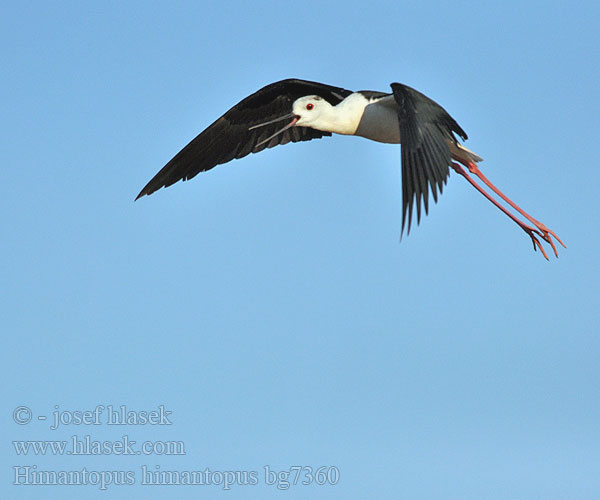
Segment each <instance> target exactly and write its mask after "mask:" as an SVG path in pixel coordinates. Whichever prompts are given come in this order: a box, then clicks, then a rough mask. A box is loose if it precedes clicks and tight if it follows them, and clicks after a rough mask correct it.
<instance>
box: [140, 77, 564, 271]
mask: <svg viewBox="0 0 600 500" xmlns="http://www.w3.org/2000/svg"><path fill="white" fill-rule="evenodd" d="M391 88H392V92H391V93H385V92H377V91H371V90H368V91H366V90H361V91H358V92H352V91H350V90H346V89H344V88H340V87H333V86H331V85H326V84H323V83H317V82H311V81H307V80H298V79H288V80H282V81H279V82H276V83H272V84H270V85H267V86H266V87H263V88H262V89H260V90H259V91H257V92H255V93H254V94H252V95H250V96H248V97H246V98H245V99H243V100H242V101H240V102H239V103H238V104H236V105H235V106H233V108H231V109H230V110H229V111H227V112H226V113H225V114H224V115H223V116H221V117H220V118H219V119H218V120H217V121H215V122H214V123H213V124H212V125H210V126H209V127H208V128H207V129H205V130H204V131H203V132H201V133H200V134H199V135H198V136H197V137H196V138H195V139H193V140H192V141H191V142H190V143H189V144H188V145H187V146H185V147H184V148H183V149H182V150H181V151H180V152H179V153H177V154H176V155H175V156H174V157H173V159H172V160H171V161H169V162H168V163H167V164H166V165H165V166H164V167H163V168H162V169H161V170H160V171H159V172H158V173H157V174H156V175H155V176H154V177H153V178H152V179H151V180H150V182H148V184H146V186H144V188H143V189H142V190H141V191H140V193H139V194H138V195H137V197H136V200H137V199H138V198H140V197H142V196H144V195H150V194H152V193H154V192H155V191H156V190H158V189H160V188H162V187H167V186H170V185H172V184H174V183H176V182H177V181H180V180H188V179H191V178H192V177H195V176H196V175H197V174H198V173H200V172H204V171H206V170H210V169H211V168H213V167H215V166H217V165H220V164H222V163H227V162H229V161H231V160H233V159H235V158H243V157H244V156H246V155H248V154H250V153H258V152H260V151H262V150H263V149H267V148H272V147H274V146H277V145H279V144H287V143H288V142H299V141H310V140H311V139H320V138H321V137H325V136H331V135H332V133H336V134H343V135H357V136H361V137H365V138H367V139H371V140H373V141H377V142H382V143H388V144H400V145H401V147H400V149H401V168H402V230H401V232H402V233H403V232H404V227H405V225H406V224H407V234H408V233H409V232H410V227H411V220H412V216H413V211H414V210H415V208H414V207H416V215H417V224H418V223H419V222H420V219H421V206H423V207H424V209H425V213H426V214H427V213H428V211H429V191H431V195H432V197H433V199H434V201H435V202H437V198H438V191H439V193H440V194H441V193H442V189H443V186H444V184H445V183H446V181H447V179H448V176H449V175H450V168H452V169H453V170H454V171H456V172H457V173H458V174H460V175H462V176H463V177H464V178H465V179H467V181H469V182H470V183H471V184H472V185H473V186H474V187H475V188H476V189H477V190H478V191H479V192H480V193H481V194H483V195H484V196H485V197H486V198H487V199H488V200H490V201H491V202H492V203H493V204H494V205H496V206H497V207H498V208H499V209H500V210H502V212H504V213H505V214H506V215H507V216H508V217H510V218H511V219H512V220H513V221H514V222H516V223H517V225H518V226H519V227H520V228H521V229H523V231H525V233H527V234H528V235H529V237H530V238H531V241H532V242H533V248H534V250H537V249H538V248H539V249H540V251H541V252H542V254H543V255H544V257H545V258H546V259H548V255H547V253H546V251H545V250H544V248H543V247H542V244H541V242H540V239H541V240H543V241H545V242H546V243H548V244H549V245H550V247H551V248H552V250H553V251H554V254H555V255H556V256H557V257H558V252H557V249H556V246H555V244H554V241H553V240H552V238H555V239H556V241H558V242H559V243H560V244H561V245H562V246H563V247H564V246H565V245H564V244H563V242H562V241H561V240H560V238H559V237H558V236H557V235H556V234H555V233H554V232H553V231H551V230H550V229H548V228H547V227H546V226H545V225H544V224H542V223H541V222H539V221H537V220H536V219H534V218H533V217H531V216H530V215H529V214H527V213H526V212H525V211H524V210H522V209H521V208H520V207H519V206H518V205H516V204H515V203H514V202H513V201H511V200H510V199H509V198H508V197H506V196H505V195H504V194H503V193H502V192H501V191H500V190H499V189H498V188H497V187H495V186H494V185H493V184H492V183H491V182H490V181H489V180H488V179H487V177H485V176H484V175H483V173H482V172H481V171H480V170H479V167H478V166H477V163H478V162H480V161H482V159H481V158H480V157H479V156H478V155H476V154H475V153H473V152H472V151H469V150H468V149H467V148H465V147H464V146H462V145H461V144H459V142H458V140H457V138H456V135H458V137H460V138H461V139H462V140H463V141H465V140H466V139H467V134H466V133H465V131H464V130H463V129H462V128H461V127H460V126H459V125H458V123H456V121H455V120H454V119H453V118H452V117H451V116H450V115H449V114H448V112H447V111H446V110H445V109H444V108H442V107H441V106H440V105H439V104H437V103H436V102H434V101H433V100H432V99H430V98H429V97H427V96H425V95H424V94H422V93H420V92H418V91H417V90H415V89H413V88H411V87H408V86H406V85H402V84H400V83H392V84H391ZM455 134H456V135H455ZM470 174H473V175H475V176H476V177H478V178H479V179H480V180H481V182H483V183H484V184H485V185H486V186H487V187H488V188H489V189H490V190H491V191H492V192H493V193H494V194H495V195H497V196H498V197H500V199H502V200H503V201H504V202H505V203H507V204H508V205H509V206H510V207H511V208H512V209H513V210H515V211H516V212H518V213H519V214H521V216H523V217H524V218H525V219H526V220H527V221H528V223H527V222H524V221H522V220H521V219H519V218H518V217H517V216H516V215H514V214H513V213H511V212H510V211H509V210H508V209H507V208H506V207H505V206H503V205H502V204H501V203H500V202H499V201H497V200H496V199H495V198H494V197H493V196H492V195H491V194H490V193H488V192H487V191H486V190H485V189H484V188H483V187H482V186H480V185H479V184H478V183H477V181H476V180H475V179H474V178H473V177H472V176H471V175H470Z"/></svg>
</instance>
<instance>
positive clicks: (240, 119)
mask: <svg viewBox="0 0 600 500" xmlns="http://www.w3.org/2000/svg"><path fill="white" fill-rule="evenodd" d="M351 93H352V92H351V91H349V90H346V89H343V88H339V87H332V86H330V85H325V84H322V83H316V82H309V81H305V80H296V79H289V80H282V81H280V82H276V83H272V84H271V85H267V86H266V87H263V88H262V89H260V90H259V91H258V92H255V93H254V94H252V95H250V96H248V97H246V98H245V99H244V100H242V101H241V102H239V103H238V104H236V105H235V106H234V107H233V108H231V109H230V110H229V111H227V113H225V114H224V115H223V116H222V117H221V118H219V119H218V120H217V121H216V122H214V123H213V124H212V125H211V126H210V127H208V128H207V129H206V130H204V131H203V132H201V133H200V134H199V135H198V136H197V137H196V138H195V139H193V140H192V141H191V142H190V143H189V144H188V145H187V146H186V147H184V148H183V149H182V150H181V151H180V152H179V153H177V154H176V155H175V157H174V158H173V159H172V160H171V161H170V162H169V163H167V164H166V165H165V166H164V167H163V168H162V169H161V170H160V172H158V173H157V174H156V175H155V176H154V177H153V178H152V179H151V180H150V182H149V183H148V184H146V186H145V187H144V189H142V190H141V191H140V194H138V195H137V197H136V200H137V199H138V198H140V197H141V196H144V195H146V194H152V193H153V192H154V191H156V190H157V189H160V188H162V187H167V186H170V185H171V184H174V183H176V182H177V181H179V180H182V179H183V180H188V179H191V178H192V177H194V176H195V175H197V174H198V173H200V172H204V171H205V170H209V169H211V168H213V167H215V166H217V165H220V164H222V163H227V162H228V161H231V160H233V159H234V158H242V157H244V156H246V155H248V154H250V153H258V152H259V151H262V150H263V149H265V148H272V147H274V146H277V145H278V144H287V143H288V142H298V141H309V140H311V139H319V138H321V137H323V136H330V135H331V133H330V132H321V131H319V130H315V129H312V128H309V127H292V128H290V129H288V130H286V131H285V132H283V133H281V134H279V135H277V136H276V137H273V138H272V139H271V140H270V141H268V142H265V143H263V144H261V145H259V146H257V144H258V143H260V142H261V141H263V140H264V139H266V138H267V137H269V136H270V135H272V134H274V133H275V132H276V131H277V130H278V129H280V128H281V127H282V126H283V125H285V122H277V123H273V124H271V125H265V126H263V127H259V128H255V129H252V130H249V128H250V127H252V126H253V125H258V124H260V123H264V122H267V121H269V120H273V119H276V118H278V117H280V116H285V115H286V114H289V113H291V112H292V104H293V103H294V101H295V100H296V99H298V98H300V97H303V96H307V95H319V96H321V97H322V98H323V99H325V100H327V101H328V102H329V103H330V104H332V105H336V104H338V103H339V102H341V101H342V100H343V99H344V98H345V97H346V96H348V95H350V94H351Z"/></svg>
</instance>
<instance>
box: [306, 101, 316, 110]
mask: <svg viewBox="0 0 600 500" xmlns="http://www.w3.org/2000/svg"><path fill="white" fill-rule="evenodd" d="M314 107H315V105H314V104H313V103H312V102H310V103H308V104H307V105H306V109H308V110H309V111H310V110H311V109H313V108H314Z"/></svg>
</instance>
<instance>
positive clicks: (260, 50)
mask: <svg viewBox="0 0 600 500" xmlns="http://www.w3.org/2000/svg"><path fill="white" fill-rule="evenodd" d="M409 4H414V5H412V6H411V5H409ZM599 19H600V7H598V4H597V2H592V1H588V2H585V1H583V2H566V1H565V2H553V1H550V2H548V1H544V2H542V1H539V2H538V1H530V2H515V1H507V2H493V3H492V2H460V1H453V2H379V1H371V2H368V3H364V4H359V3H355V4H352V3H348V2H310V1H309V2H264V3H260V2H253V3H250V2H236V1H234V2H116V1H110V2H99V3H94V4H92V3H91V2H27V3H13V4H12V5H8V4H5V5H3V7H2V8H1V12H0V42H1V44H0V67H1V68H2V70H1V72H2V77H1V78H0V90H1V96H2V99H1V109H2V113H1V116H2V120H0V150H1V152H2V164H3V166H2V180H3V182H2V184H1V187H0V190H1V191H2V194H1V196H0V210H1V213H2V245H1V246H0V252H1V256H2V258H1V262H2V287H1V291H2V297H1V301H0V312H1V328H2V331H3V339H4V346H3V349H2V350H1V351H2V355H1V359H0V360H1V362H2V366H3V370H2V375H3V377H2V378H3V383H2V387H3V397H2V406H3V411H2V415H3V417H2V418H3V423H2V426H1V427H2V434H3V439H2V441H3V445H2V449H3V451H2V459H1V460H2V471H3V474H2V475H3V478H4V479H3V481H2V486H1V491H0V497H1V498H3V499H4V498H6V499H26V498H35V499H38V498H44V499H64V498H77V499H88V498H95V499H97V498H111V499H113V498H114V499H138V498H139V499H148V498H152V499H163V498H165V499H173V498H177V499H188V498H189V499H192V498H193V499H205V498H206V499H236V500H237V499H265V498H286V499H292V498H293V499H306V498H311V499H330V498H331V499H340V498H343V499H366V498H370V499H373V498H376V499H404V498H405V499H411V500H420V499H423V500H425V499H445V498H453V499H481V500H484V499H485V500H506V499H514V500H517V499H518V500H530V499H531V500H534V499H540V498H544V499H545V500H554V499H556V500H559V499H577V500H592V499H594V500H596V499H598V498H600V475H599V474H598V463H600V392H599V387H600V368H599V362H598V360H599V354H600V352H599V351H600V339H599V335H598V331H599V328H598V325H599V323H600V322H599V314H598V307H599V303H598V302H599V300H598V299H599V292H600V280H599V279H598V278H599V264H598V248H599V245H600V237H599V234H600V231H599V230H600V228H599V223H598V205H597V199H596V198H597V193H598V188H599V186H600V175H599V168H598V154H597V151H598V137H599V133H600V127H599V120H598V116H600V114H599V111H600V110H599V104H598V103H599V102H600V101H599V93H600V92H599V90H598V80H599V78H600V71H599V68H600V57H599V47H600V37H599V35H598V33H599V30H600V26H599V22H598V20H599ZM289 77H297V78H304V79H309V80H316V81H321V82H325V83H329V84H332V85H338V86H343V87H345V88H348V89H353V90H361V89H371V90H383V91H388V89H389V84H390V83H391V82H394V81H398V82H401V83H405V84H408V85H410V86H413V87H415V88H417V89H419V90H420V91H422V92H424V93H425V94H427V95H429V96H430V97H432V98H433V99H435V100H436V101H437V102H439V103H441V104H442V105H443V106H444V107H445V108H446V109H447V110H448V111H449V112H450V113H451V114H452V116H453V117H454V118H455V119H456V120H457V121H458V122H459V123H460V125H461V126H462V127H463V128H464V129H465V130H466V131H467V133H468V134H469V136H470V139H469V141H468V142H467V146H468V147H469V148H470V149H473V150H474V151H476V152H477V153H479V154H480V155H481V156H483V157H484V158H485V162H484V163H482V164H481V167H482V169H483V171H484V172H485V173H486V175H488V177H489V178H490V179H491V180H492V181H493V182H495V183H496V184H497V185H498V186H500V187H501V188H502V189H503V190H504V191H505V192H506V193H507V194H508V195H509V196H511V197H513V198H514V199H515V200H516V201H517V202H519V203H520V204H521V205H522V206H523V207H524V208H525V209H527V210H529V211H531V212H532V214H533V215H534V216H536V217H537V218H539V219H540V220H542V221H543V222H544V223H546V224H547V225H548V226H549V227H550V228H552V229H554V230H555V231H556V232H557V233H558V234H559V235H560V236H561V238H562V239H563V240H564V241H565V243H566V244H567V246H568V248H567V249H562V248H561V249H560V258H559V259H555V258H551V261H550V262H546V261H545V260H544V259H543V258H542V256H541V255H540V254H539V252H538V253H534V252H533V251H532V248H531V243H530V241H529V239H528V237H527V236H526V235H525V234H524V233H523V232H522V231H521V230H520V229H519V228H518V227H517V226H516V225H514V224H513V223H512V222H510V221H509V220H508V219H507V218H506V217H505V216H504V215H502V214H501V213H500V212H499V211H498V210H497V209H495V208H494V207H492V206H491V205H490V204H489V203H488V202H487V201H485V200H484V199H483V198H482V197H481V195H479V194H478V193H477V192H476V191H475V190H474V189H473V188H472V187H471V186H469V185H468V184H467V182H465V180H464V179H462V178H460V177H459V176H457V175H455V174H453V175H451V177H450V179H449V182H448V185H447V187H446V189H445V190H444V194H443V196H442V197H441V198H440V201H439V203H438V204H437V205H434V206H433V207H431V208H430V214H429V216H428V217H426V218H425V219H424V220H422V221H421V225H420V226H419V227H418V228H415V229H414V230H413V231H412V232H411V234H410V236H409V237H406V238H403V240H402V242H399V236H400V223H401V187H400V170H399V168H400V152H399V147H398V146H394V145H382V144H377V143H373V142H369V141H366V140H364V139H359V138H353V137H340V136H338V137H333V138H326V139H323V140H320V141H312V142H309V143H304V144H294V145H287V146H283V147H279V148H275V149H272V150H268V151H266V152H263V153H261V154H258V155H251V156H249V157H247V158H245V159H243V160H237V161H234V162H232V163H230V164H227V165H225V166H220V167H218V168H215V169H214V170H211V171H210V172H207V173H204V174H201V175H198V176H197V177H196V178H195V179H193V180H192V181H190V182H186V183H178V184H176V185H174V186H172V187H170V188H168V189H166V190H161V191H160V192H157V193H155V194H154V195H152V196H151V197H145V198H143V199H141V200H139V201H137V202H135V203H134V202H133V199H134V197H135V196H136V194H137V193H138V192H139V190H140V189H141V188H142V187H143V186H144V185H145V184H146V182H147V181H148V180H149V179H150V178H151V177H152V176H153V175H154V174H155V173H156V172H157V171H158V170H159V169H160V168H161V167H162V166H163V165H164V164H165V163H166V162H167V161H168V160H169V159H170V158H171V157H172V156H173V155H174V154H175V153H177V152H178V151H179V150H180V149H181V148H182V147H183V146H184V145H185V144H186V143H187V142H188V141H189V140H190V139H192V138H193V137H194V136H195V135H196V134H197V133H199V132H200V131H201V130H202V129H203V128H204V127H206V126H208V125H209V124H210V123H212V121H213V120H215V119H216V118H217V117H219V116H220V115H221V114H222V113H223V112H225V111H226V110H227V109H228V108H229V107H230V106H232V105H234V104H235V103H236V102H238V101H239V100H240V99H242V98H243V97H245V96H247V95H248V94H250V93H252V92H254V91H256V90H257V89H259V88H260V87H262V86H263V85H266V84H268V83H271V82H273V81H276V80H280V79H283V78H289ZM109 405H112V406H113V410H115V409H117V408H119V407H120V406H121V405H126V407H127V411H131V412H133V413H132V415H133V416H135V417H136V418H138V419H141V418H142V416H143V414H142V413H141V411H153V410H154V411H156V412H159V413H160V411H161V409H160V407H161V405H162V407H163V413H164V414H163V415H162V417H161V416H160V415H158V413H157V414H156V415H154V416H153V417H152V418H155V417H156V418H163V417H164V418H163V420H162V421H160V422H154V423H153V424H151V423H147V424H146V425H143V424H142V423H141V422H140V421H138V424H139V425H125V426H114V425H113V426H111V425H108V422H107V419H108V418H109V413H110V412H109V408H108V407H109ZM16 409H18V411H16V412H15V410H16ZM94 410H96V413H94ZM28 411H30V413H28ZM86 411H87V412H89V413H85V412H86ZM54 412H58V413H57V414H58V415H59V416H60V419H62V420H60V421H59V423H60V425H59V427H58V428H57V429H52V427H53V418H54ZM77 412H79V413H77ZM166 412H171V413H166ZM113 416H114V414H113ZM39 417H46V420H45V421H44V420H40V419H39ZM84 417H85V418H86V419H87V420H86V422H81V421H80V424H79V425H76V420H77V418H80V419H82V418H84ZM96 417H97V420H93V419H94V418H96ZM29 418H31V421H29V422H28V423H27V421H28V419H29ZM17 421H19V422H20V423H17ZM168 421H169V422H171V425H168ZM61 422H62V423H61ZM95 424H97V425H95ZM73 436H76V439H77V440H80V441H82V442H83V441H84V440H85V439H86V436H89V440H90V442H93V441H107V442H109V443H112V446H111V448H110V450H109V451H110V452H111V453H107V454H103V455H100V456H98V455H73V454H67V453H66V452H65V453H63V454H60V452H57V454H56V455H52V454H51V452H49V451H48V452H47V453H46V455H43V454H42V453H41V452H40V454H39V455H35V453H34V452H33V451H32V450H30V451H29V453H28V454H27V455H25V454H24V453H23V452H21V454H20V455H19V454H18V453H17V450H16V448H15V445H14V444H13V443H12V441H15V442H17V443H19V442H25V441H26V440H36V441H48V440H52V441H61V440H67V442H68V443H69V446H70V444H72V439H73ZM125 440H129V441H132V440H133V441H136V444H135V445H134V447H133V448H132V449H134V450H138V451H139V449H140V447H141V444H142V443H144V442H150V445H149V446H150V448H149V449H150V452H149V453H148V454H141V455H138V454H136V453H134V454H133V455H123V454H122V453H119V446H124V448H123V449H124V450H127V447H126V445H124V444H123V443H124V441H125ZM165 442H172V443H179V442H181V443H183V446H184V448H183V450H184V454H183V453H182V454H176V455H172V454H171V455H165V454H164V453H161V450H163V451H164V449H165V446H167V445H166V444H165ZM115 443H116V444H115ZM119 443H121V445H119ZM16 446H22V445H19V444H17V445H16ZM161 447H162V448H161ZM68 450H70V448H68V447H67V451H68ZM21 451H22V450H21ZM105 451H106V450H105ZM156 466H159V467H160V469H157V468H156ZM293 466H301V467H304V469H302V474H301V477H300V481H302V480H304V481H308V482H310V479H307V473H308V469H307V467H312V469H313V471H314V474H315V478H314V479H313V481H312V484H310V485H300V484H296V485H291V486H290V487H289V489H288V490H284V489H282V488H284V487H285V483H284V480H285V478H284V475H281V476H279V477H280V478H282V480H281V482H280V487H281V488H277V485H276V484H275V485H271V484H267V483H268V482H269V481H268V480H269V473H271V472H273V471H277V472H285V471H290V468H291V467H293ZM322 466H325V467H326V469H322V470H321V471H320V472H321V474H320V476H318V477H320V479H321V482H323V473H324V471H325V472H329V474H330V475H329V476H328V478H329V479H328V480H327V481H326V482H328V481H329V482H331V483H337V484H325V485H317V484H316V480H317V476H316V474H317V470H318V469H319V467H322ZM26 467H29V469H25V468H26ZM35 467H37V468H35ZM144 467H146V469H145V470H146V472H148V471H157V470H158V471H176V472H178V473H179V474H180V478H181V477H183V476H184V475H185V474H184V473H185V472H186V471H201V472H202V474H204V476H203V477H205V480H207V481H208V482H211V483H217V484H207V485H191V486H186V485H171V486H156V485H143V484H141V483H142V482H143V481H144V479H145V478H144ZM265 467H268V472H267V470H266V469H265ZM25 470H29V471H38V472H39V471H57V472H60V471H75V472H76V473H78V474H79V477H82V475H83V474H84V472H82V471H84V470H85V471H86V473H87V474H88V476H87V479H85V480H82V481H83V482H87V483H98V482H99V481H100V478H102V480H103V481H105V482H106V481H109V480H111V481H113V483H114V482H117V481H118V480H119V477H118V473H123V474H125V480H126V482H127V481H128V482H130V483H133V484H128V485H115V484H108V485H106V489H105V490H102V489H101V487H102V485H101V484H85V485H79V486H73V485H72V486H57V485H54V486H33V485H24V484H21V485H19V486H14V485H12V483H14V482H15V481H16V480H17V476H18V477H20V478H21V480H20V481H21V482H24V481H25V480H24V479H22V478H23V477H24V476H23V475H24V474H25V476H27V475H26V473H25V472H24V471H25ZM207 471H208V472H210V473H211V474H212V476H210V477H209V478H208V479H206V476H208V472H207ZM231 471H237V472H238V473H239V474H237V475H233V476H232V475H227V474H225V473H226V472H231ZM336 471H338V472H339V478H336ZM128 472H129V474H130V475H129V476H127V475H126V474H127V473H128ZM241 473H245V474H246V476H247V477H246V479H247V481H246V482H256V483H258V484H232V485H231V489H229V490H226V489H225V487H224V486H225V485H224V481H225V479H224V478H225V477H235V481H238V482H244V476H243V474H241ZM114 474H117V476H115V475H114ZM219 474H220V475H219ZM27 477H28V476H27ZM48 477H49V476H48ZM270 477H271V478H273V477H274V476H270ZM253 478H254V479H253ZM121 479H123V478H121ZM146 479H147V478H146ZM293 479H294V478H293V474H292V477H290V478H289V480H290V482H292V481H293ZM337 479H339V480H337ZM182 481H183V479H182Z"/></svg>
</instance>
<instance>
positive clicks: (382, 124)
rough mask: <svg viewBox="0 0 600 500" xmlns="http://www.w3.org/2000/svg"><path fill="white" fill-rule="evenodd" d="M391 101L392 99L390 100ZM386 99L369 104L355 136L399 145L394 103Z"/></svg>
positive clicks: (396, 114)
mask: <svg viewBox="0 0 600 500" xmlns="http://www.w3.org/2000/svg"><path fill="white" fill-rule="evenodd" d="M392 99H393V98H392ZM385 101H387V98H386V99H381V100H380V101H377V102H374V103H372V104H369V105H368V106H367V107H365V111H364V113H363V115H362V117H361V119H360V123H359V124H358V128H357V129H356V132H355V133H354V134H355V135H359V136H361V137H366V138H367V139H371V140H372V141H377V142H385V143H388V144H400V126H399V124H398V112H397V111H396V107H395V102H393V101H392V102H390V103H389V104H390V105H386V104H387V103H385Z"/></svg>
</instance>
